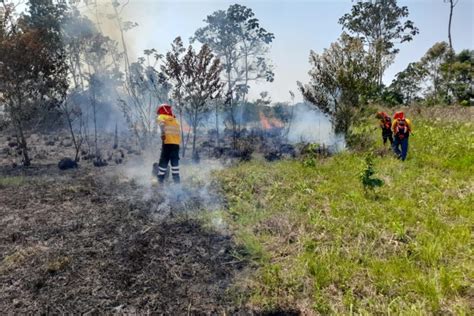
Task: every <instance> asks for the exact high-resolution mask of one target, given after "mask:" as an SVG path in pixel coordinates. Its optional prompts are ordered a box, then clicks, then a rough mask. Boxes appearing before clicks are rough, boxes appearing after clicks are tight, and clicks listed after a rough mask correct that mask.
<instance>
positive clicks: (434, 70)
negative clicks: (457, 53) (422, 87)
mask: <svg viewBox="0 0 474 316" xmlns="http://www.w3.org/2000/svg"><path fill="white" fill-rule="evenodd" d="M452 54H453V52H452V50H451V49H450V48H449V46H448V44H447V43H446V42H440V43H435V44H434V45H433V46H432V47H431V48H430V49H428V51H427V52H426V53H425V55H424V56H423V57H422V58H421V60H420V67H422V68H423V69H424V75H425V77H426V78H427V79H428V80H430V81H431V85H430V89H429V90H430V91H428V92H429V94H430V95H431V97H433V98H435V99H437V98H438V97H439V96H446V95H447V91H446V89H447V87H446V81H445V80H443V79H444V78H443V77H442V75H441V65H442V64H443V63H445V62H446V61H447V60H448V59H451V58H452ZM441 89H444V91H441Z"/></svg>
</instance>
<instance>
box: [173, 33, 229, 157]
mask: <svg viewBox="0 0 474 316" xmlns="http://www.w3.org/2000/svg"><path fill="white" fill-rule="evenodd" d="M173 45H175V48H174V51H175V52H182V53H184V51H183V43H182V41H181V40H180V39H176V40H175V41H174V42H173ZM165 69H166V73H167V74H168V75H169V76H170V77H171V78H172V79H173V80H174V81H175V82H178V85H179V89H180V90H179V93H180V97H181V98H182V101H181V102H182V103H183V105H184V109H185V112H186V113H187V114H188V115H189V121H190V122H191V127H192V131H193V143H192V157H193V159H195V158H196V157H197V151H196V140H197V129H198V126H199V125H200V123H201V120H202V114H204V113H205V112H207V111H209V109H210V108H209V107H210V106H209V103H208V101H209V100H212V99H216V98H218V97H219V96H220V94H221V91H222V87H223V84H222V83H221V81H220V75H221V71H222V66H221V64H220V60H219V58H217V57H215V56H214V54H213V53H212V51H211V49H210V47H209V46H208V45H206V44H204V45H203V46H202V47H201V49H200V51H199V52H198V53H196V52H195V51H194V49H193V47H192V46H189V47H188V49H187V50H186V52H185V53H184V55H182V54H181V53H178V54H174V53H172V52H169V53H168V54H167V55H166V65H165Z"/></svg>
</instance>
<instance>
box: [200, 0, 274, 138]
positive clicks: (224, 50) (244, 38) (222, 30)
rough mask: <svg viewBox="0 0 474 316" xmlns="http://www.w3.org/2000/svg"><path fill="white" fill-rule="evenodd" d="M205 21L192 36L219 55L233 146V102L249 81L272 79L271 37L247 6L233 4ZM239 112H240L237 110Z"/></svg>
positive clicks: (240, 97) (235, 121)
mask: <svg viewBox="0 0 474 316" xmlns="http://www.w3.org/2000/svg"><path fill="white" fill-rule="evenodd" d="M204 22H205V23H206V25H205V26H204V27H201V28H199V29H198V30H196V32H195V34H194V36H193V38H192V40H197V41H199V42H200V43H203V44H207V45H208V46H209V47H210V48H211V49H212V51H214V52H215V53H216V54H217V56H218V57H219V58H220V59H221V61H222V64H223V67H224V71H223V80H224V82H225V83H226V86H227V102H225V104H226V105H227V106H228V107H229V110H230V116H231V120H232V129H233V138H234V142H233V143H234V146H235V145H236V135H237V124H238V118H237V110H236V106H237V104H236V103H237V102H238V101H239V100H240V101H243V102H245V101H246V97H247V94H248V91H249V89H250V82H254V81H259V80H266V81H269V82H272V81H273V79H274V73H273V71H272V68H273V67H272V65H271V63H270V61H269V60H268V58H267V53H268V51H269V47H270V44H271V43H272V41H273V39H274V38H275V36H274V34H273V33H270V32H268V31H267V30H266V29H265V28H263V27H262V26H261V25H260V21H259V20H258V19H257V18H256V17H255V14H254V12H253V11H252V9H251V8H248V7H246V6H243V5H239V4H234V5H231V6H229V8H228V9H227V10H225V11H224V10H218V11H215V12H214V13H212V14H211V15H209V16H207V18H206V19H205V20H204ZM240 115H242V113H240Z"/></svg>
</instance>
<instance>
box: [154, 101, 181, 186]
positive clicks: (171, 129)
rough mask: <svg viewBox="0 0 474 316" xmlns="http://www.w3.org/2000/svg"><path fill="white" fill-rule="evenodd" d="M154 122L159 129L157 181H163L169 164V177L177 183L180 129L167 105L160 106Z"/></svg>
mask: <svg viewBox="0 0 474 316" xmlns="http://www.w3.org/2000/svg"><path fill="white" fill-rule="evenodd" d="M156 122H157V123H158V126H159V127H160V131H161V140H162V141H163V147H162V149H161V156H160V161H159V163H158V170H157V176H158V181H159V182H160V183H163V182H164V181H165V175H166V169H167V168H168V163H170V162H171V175H172V176H173V181H174V182H175V183H179V144H180V143H181V135H180V127H179V122H178V120H177V119H176V116H174V115H173V112H172V110H171V106H170V105H169V104H166V103H165V104H162V105H160V106H159V107H158V110H157V117H156Z"/></svg>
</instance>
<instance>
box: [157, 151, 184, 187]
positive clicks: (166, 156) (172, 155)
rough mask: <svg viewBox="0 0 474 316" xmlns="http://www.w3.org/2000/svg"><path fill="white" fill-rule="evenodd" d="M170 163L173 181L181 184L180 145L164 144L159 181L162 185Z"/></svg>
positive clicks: (159, 164)
mask: <svg viewBox="0 0 474 316" xmlns="http://www.w3.org/2000/svg"><path fill="white" fill-rule="evenodd" d="M170 162H171V175H172V176H173V181H174V182H175V183H179V145H174V144H163V147H162V148H161V155H160V162H159V163H158V181H160V183H163V182H164V181H165V176H166V170H167V169H168V163H170Z"/></svg>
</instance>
